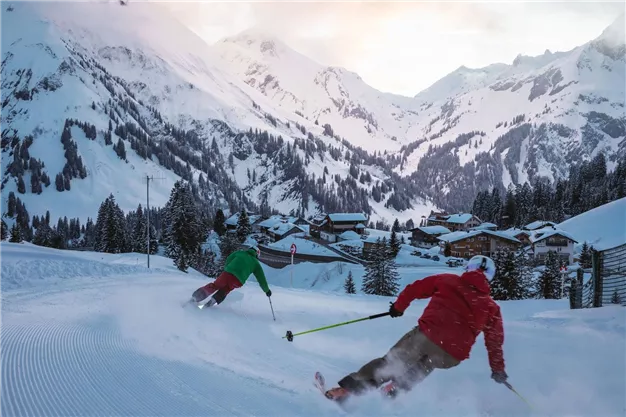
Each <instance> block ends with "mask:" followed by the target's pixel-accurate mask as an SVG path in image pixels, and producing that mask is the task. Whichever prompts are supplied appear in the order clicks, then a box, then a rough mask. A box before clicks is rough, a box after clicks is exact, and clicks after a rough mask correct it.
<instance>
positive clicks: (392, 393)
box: [380, 382, 398, 398]
mask: <svg viewBox="0 0 626 417" xmlns="http://www.w3.org/2000/svg"><path fill="white" fill-rule="evenodd" d="M380 390H381V392H382V393H383V395H384V396H385V397H387V398H396V396H397V395H398V387H397V386H396V384H394V383H393V382H390V383H388V384H387V385H384V386H383V387H382V388H381V389H380Z"/></svg>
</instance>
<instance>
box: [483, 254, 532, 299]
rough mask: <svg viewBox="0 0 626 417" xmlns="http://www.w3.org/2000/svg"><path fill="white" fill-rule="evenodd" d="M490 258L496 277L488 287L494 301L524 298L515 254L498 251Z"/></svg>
mask: <svg viewBox="0 0 626 417" xmlns="http://www.w3.org/2000/svg"><path fill="white" fill-rule="evenodd" d="M491 257H492V259H493V262H494V263H495V264H496V275H495V276H494V277H493V280H492V281H491V285H490V286H491V296H492V297H493V298H494V300H520V299H522V298H524V290H523V288H522V283H521V282H520V275H519V269H518V268H517V264H516V259H515V253H514V252H512V251H510V250H508V249H498V250H497V251H496V252H495V253H494V254H493V255H492V256H491Z"/></svg>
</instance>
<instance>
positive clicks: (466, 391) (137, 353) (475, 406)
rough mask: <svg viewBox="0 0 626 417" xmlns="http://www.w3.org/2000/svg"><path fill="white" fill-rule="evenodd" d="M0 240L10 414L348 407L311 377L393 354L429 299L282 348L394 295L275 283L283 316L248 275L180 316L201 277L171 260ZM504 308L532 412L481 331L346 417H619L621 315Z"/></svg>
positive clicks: (527, 305)
mask: <svg viewBox="0 0 626 417" xmlns="http://www.w3.org/2000/svg"><path fill="white" fill-rule="evenodd" d="M0 246H1V255H2V284H3V291H2V333H1V336H2V352H1V354H2V401H1V410H0V411H1V413H2V415H3V416H29V417H30V416H52V415H55V416H57V415H66V416H69V415H74V416H205V417H206V416H220V417H222V416H259V417H265V416H267V417H270V416H307V417H309V416H337V415H345V412H344V411H342V410H341V409H339V408H338V407H337V406H336V405H335V404H333V403H331V402H329V401H327V400H325V399H324V398H322V397H321V396H320V394H319V392H318V391H317V390H316V389H315V388H314V387H313V385H312V377H313V374H314V372H315V371H317V370H320V371H322V372H323V374H324V375H325V377H326V379H327V381H328V383H329V384H332V383H334V382H335V381H336V380H338V379H339V378H340V377H342V376H343V375H344V374H346V373H348V372H350V371H353V370H356V369H357V368H358V367H359V366H361V365H362V364H363V363H365V362H366V361H368V360H370V359H372V358H374V357H376V356H379V355H382V354H384V353H385V352H386V351H387V349H388V348H389V347H390V346H391V345H392V344H393V343H394V342H395V341H396V340H397V339H398V338H399V337H400V336H401V335H402V334H403V333H404V332H406V331H407V330H408V329H410V328H411V326H413V325H414V324H415V321H416V319H417V317H418V315H419V314H420V313H421V311H422V309H423V307H424V306H425V305H426V302H425V301H416V302H414V303H413V305H412V306H411V307H410V309H409V310H408V311H407V313H406V314H405V315H404V316H403V317H400V318H397V319H391V318H381V319H377V320H373V321H368V322H363V323H357V324H352V325H348V326H344V327H339V328H335V329H331V330H326V331H323V332H318V333H312V334H308V335H303V336H296V337H295V339H294V341H293V342H292V343H289V342H287V341H286V340H285V339H282V336H284V334H285V332H286V330H292V331H293V332H294V333H296V332H299V331H303V330H309V329H312V328H315V327H319V326H324V325H328V324H333V323H337V322H340V321H345V320H350V319H354V318H359V317H362V316H367V315H371V314H375V313H379V312H382V311H386V310H387V308H388V303H389V301H390V300H391V299H390V298H385V297H373V296H364V295H354V296H349V295H345V294H341V293H339V292H334V293H333V292H322V291H314V290H304V289H291V288H285V287H277V286H272V290H273V293H274V295H273V296H272V301H273V305H274V309H275V313H276V321H275V322H274V321H273V320H272V315H271V311H270V306H269V303H268V300H267V297H265V295H264V294H263V292H262V291H261V290H260V289H259V287H258V285H257V284H256V283H255V282H254V281H253V279H251V280H250V281H249V282H248V283H247V284H246V286H244V287H243V288H242V289H241V290H239V291H238V292H237V293H234V294H233V296H232V297H231V298H230V299H228V301H226V302H225V303H224V304H222V305H220V306H219V307H218V308H216V309H213V310H207V311H200V310H196V309H191V308H188V309H183V308H181V306H180V302H181V301H183V300H184V299H186V298H187V297H188V296H189V294H190V293H191V292H192V291H193V290H194V289H195V288H197V287H198V286H199V285H201V284H203V283H204V282H205V279H204V278H203V277H202V276H201V275H200V274H198V273H195V272H193V271H191V272H190V273H189V274H184V273H180V272H178V271H176V270H175V269H174V267H173V266H171V260H168V259H165V258H160V257H152V258H151V267H152V268H151V269H150V270H149V271H148V270H146V268H145V257H141V256H140V255H136V254H124V255H107V254H100V253H87V252H71V251H58V250H54V249H48V248H41V247H37V246H33V245H30V244H11V243H5V242H3V243H2V244H1V245H0ZM268 272H271V271H270V270H269V269H268ZM271 284H272V279H271V277H270V285H271ZM358 285H359V283H358V282H357V286H358ZM500 304H501V306H502V312H503V315H504V324H505V334H506V342H505V346H504V351H505V359H506V363H507V371H508V373H509V375H510V382H511V383H512V384H513V385H514V386H515V387H516V388H517V389H518V391H519V392H520V393H521V394H522V395H523V396H524V397H525V398H527V399H528V400H529V401H530V402H531V404H532V406H533V410H532V411H531V410H530V409H529V408H528V406H527V405H526V404H525V403H524V402H523V401H521V400H520V399H519V398H518V397H516V396H515V395H514V394H513V393H512V392H510V391H508V390H507V389H506V388H505V387H503V386H502V385H498V384H496V383H494V382H493V381H492V380H491V379H490V378H489V376H490V371H489V367H488V364H487V356H486V351H485V348H484V345H483V339H482V336H481V337H480V338H479V341H478V343H477V345H476V346H475V347H474V349H473V351H472V357H471V358H470V359H469V360H468V361H466V362H464V363H462V364H461V365H460V366H458V367H457V368H454V369H451V370H447V371H435V372H434V373H433V374H432V375H430V376H429V377H428V378H427V379H426V380H425V381H424V382H423V383H422V384H421V385H420V386H418V387H417V388H416V389H415V390H414V391H413V392H412V393H411V394H410V395H405V396H401V397H399V398H398V399H397V400H396V401H395V402H386V401H384V400H382V399H381V398H380V397H379V396H378V395H376V394H373V395H370V396H368V397H366V398H362V399H361V401H359V402H358V403H353V404H351V408H352V415H364V416H451V417H452V416H454V417H460V416H507V417H510V416H555V417H557V416H558V417H564V416H592V415H593V416H603V417H608V416H623V415H624V412H625V411H626V410H625V404H624V392H626V386H625V378H626V377H625V375H626V374H625V372H624V371H625V369H626V366H625V356H624V352H625V351H626V342H625V340H626V336H625V328H624V326H625V324H624V323H625V321H626V320H625V319H626V315H625V311H626V309H624V308H623V307H617V306H610V307H604V308H600V309H587V310H577V311H571V310H569V309H568V303H567V301H565V300H563V301H544V300H531V301H518V302H502V303H500Z"/></svg>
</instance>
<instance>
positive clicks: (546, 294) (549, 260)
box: [539, 251, 561, 299]
mask: <svg viewBox="0 0 626 417" xmlns="http://www.w3.org/2000/svg"><path fill="white" fill-rule="evenodd" d="M560 282H561V280H560V278H559V260H558V256H557V255H556V253H554V252H552V251H550V252H548V253H547V254H546V261H545V269H544V271H543V272H542V273H541V276H540V277H539V286H540V290H541V295H542V297H543V298H545V299H556V298H560V293H561V288H560Z"/></svg>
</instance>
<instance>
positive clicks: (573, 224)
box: [557, 197, 626, 250]
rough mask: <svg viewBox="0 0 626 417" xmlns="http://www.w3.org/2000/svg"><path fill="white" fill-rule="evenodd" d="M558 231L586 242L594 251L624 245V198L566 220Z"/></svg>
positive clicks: (625, 236)
mask: <svg viewBox="0 0 626 417" xmlns="http://www.w3.org/2000/svg"><path fill="white" fill-rule="evenodd" d="M557 228H558V229H560V230H563V231H565V232H568V233H570V234H571V235H572V236H575V237H576V239H577V240H578V241H579V243H582V242H587V244H588V245H589V246H593V248H594V249H596V250H606V249H612V248H615V247H617V246H621V245H624V244H626V197H624V198H620V199H619V200H615V201H611V202H610V203H607V204H603V205H601V206H600V207H596V208H594V209H591V210H589V211H587V212H585V213H582V214H579V215H578V216H574V217H572V218H571V219H567V220H565V221H564V222H562V223H559V224H558V226H557Z"/></svg>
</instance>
